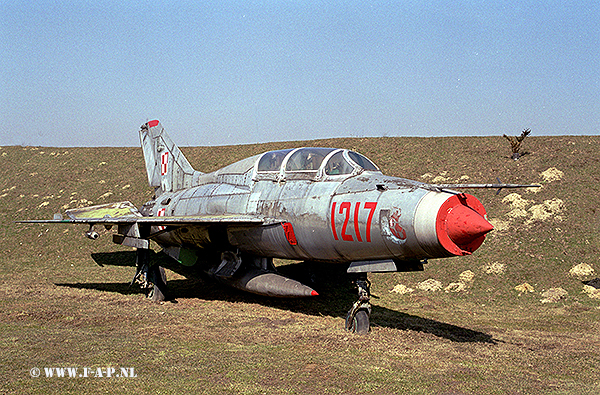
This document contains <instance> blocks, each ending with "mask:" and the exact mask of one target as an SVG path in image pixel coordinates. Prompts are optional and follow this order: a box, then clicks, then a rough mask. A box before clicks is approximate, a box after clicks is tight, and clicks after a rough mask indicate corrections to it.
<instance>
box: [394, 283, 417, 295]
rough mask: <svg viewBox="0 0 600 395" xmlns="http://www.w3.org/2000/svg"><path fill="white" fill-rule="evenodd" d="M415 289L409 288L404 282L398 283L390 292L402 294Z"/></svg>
mask: <svg viewBox="0 0 600 395" xmlns="http://www.w3.org/2000/svg"><path fill="white" fill-rule="evenodd" d="M414 291H415V290H414V289H413V288H409V287H407V286H406V285H404V284H398V285H396V286H394V288H393V289H391V290H390V292H394V293H397V294H400V295H405V294H409V293H411V292H414Z"/></svg>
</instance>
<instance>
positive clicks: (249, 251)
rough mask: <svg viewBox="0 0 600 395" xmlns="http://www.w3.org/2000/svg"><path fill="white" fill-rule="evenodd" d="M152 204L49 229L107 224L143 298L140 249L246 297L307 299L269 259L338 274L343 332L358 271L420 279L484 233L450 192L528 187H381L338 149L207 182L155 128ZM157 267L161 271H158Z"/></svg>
mask: <svg viewBox="0 0 600 395" xmlns="http://www.w3.org/2000/svg"><path fill="white" fill-rule="evenodd" d="M139 134H140V140H141V145H142V148H143V153H144V158H145V162H146V170H147V174H148V182H149V184H150V186H151V187H154V188H155V196H154V198H153V199H152V200H151V201H149V202H147V203H145V204H144V205H143V206H142V207H141V208H139V209H138V208H136V207H135V206H134V205H133V204H132V203H130V202H127V201H126V202H119V203H112V204H104V205H99V206H92V207H84V208H78V209H72V210H67V211H66V218H65V217H63V216H62V215H60V214H57V215H55V218H54V219H53V220H29V221H20V222H29V223H31V222H44V223H85V224H88V225H89V226H90V228H89V230H88V231H87V232H86V235H87V236H88V237H89V238H91V239H95V238H97V237H98V233H96V232H95V231H94V226H97V225H98V226H105V227H106V228H107V229H108V228H110V227H113V226H116V228H117V232H116V234H113V241H114V242H115V243H117V244H122V245H126V246H130V247H135V248H136V250H137V272H136V275H135V277H134V281H132V283H133V282H135V280H137V279H140V278H144V279H145V280H146V281H147V282H150V283H151V284H152V291H151V293H152V297H153V300H164V298H165V295H166V293H167V288H166V279H165V276H164V269H163V268H162V267H158V266H157V265H156V264H151V263H150V260H149V258H148V257H149V248H150V240H153V241H155V242H156V243H158V245H159V246H161V247H162V248H163V252H164V253H165V254H167V255H168V256H170V257H171V258H173V259H174V261H173V262H177V263H178V265H179V266H180V267H184V268H187V269H189V270H190V273H192V272H194V270H196V271H200V272H204V273H207V274H208V275H210V276H211V277H212V278H214V279H216V280H219V281H221V282H223V283H226V284H229V285H231V286H233V287H236V288H239V289H242V290H245V291H249V292H253V293H255V294H260V295H266V296H273V297H310V296H317V295H318V293H317V291H316V290H314V289H312V288H311V287H309V286H307V285H304V284H302V283H300V282H298V281H295V280H292V279H290V278H287V277H284V276H283V275H281V274H280V273H278V272H277V270H276V268H275V266H274V265H273V258H283V259H290V260H299V261H316V262H329V263H338V264H343V265H348V269H347V271H348V273H353V274H355V275H356V278H357V281H356V285H357V286H358V294H359V295H358V296H359V297H358V300H357V301H356V303H354V305H353V306H352V308H351V309H350V311H349V312H348V315H347V317H346V329H348V330H349V331H353V332H359V333H366V332H368V331H369V325H370V324H369V316H370V313H371V305H370V303H369V298H370V292H369V285H370V284H369V281H368V279H367V273H372V272H398V271H400V272H401V271H413V270H423V263H425V262H426V260H427V259H429V258H443V257H452V256H462V255H469V254H472V253H473V252H474V251H475V250H477V248H479V246H480V245H481V244H482V243H483V241H484V238H485V235H486V233H488V232H490V231H491V230H492V229H493V227H492V225H491V224H490V223H489V222H488V221H487V219H486V211H485V209H484V207H483V205H482V204H481V203H480V202H479V200H477V199H476V198H475V197H474V196H472V195H469V194H466V193H461V192H457V191H455V190H453V189H452V188H465V187H467V188H469V187H470V188H511V187H525V186H532V185H514V184H457V185H431V184H426V183H421V182H417V181H412V180H408V179H403V178H398V177H389V176H385V175H383V174H382V173H381V171H380V170H379V168H378V167H377V166H376V165H375V164H374V163H373V162H371V161H370V160H369V159H367V158H366V157H364V156H363V155H361V154H359V153H357V152H353V151H350V150H347V149H335V148H311V147H307V148H296V149H282V150H277V151H270V152H266V153H264V154H261V155H257V156H253V157H250V158H247V159H244V160H241V161H239V162H236V163H234V164H231V165H229V166H226V167H224V168H222V169H220V170H217V171H215V172H212V173H207V174H205V173H202V172H199V171H196V170H194V169H193V168H192V166H191V165H190V163H189V162H188V161H187V159H186V158H185V157H184V155H183V154H182V152H181V151H180V150H179V148H178V147H177V146H176V145H175V144H174V143H173V141H172V140H171V138H170V137H169V136H168V135H167V133H166V132H165V130H164V129H163V127H162V126H161V124H160V123H159V121H157V120H154V121H150V122H147V123H145V124H144V125H142V127H141V129H140V132H139ZM166 266H168V265H166Z"/></svg>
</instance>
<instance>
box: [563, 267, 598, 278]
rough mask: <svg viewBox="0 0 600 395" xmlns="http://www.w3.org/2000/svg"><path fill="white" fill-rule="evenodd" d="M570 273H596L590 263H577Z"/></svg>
mask: <svg viewBox="0 0 600 395" xmlns="http://www.w3.org/2000/svg"><path fill="white" fill-rule="evenodd" d="M569 274H570V275H571V276H573V277H579V278H584V277H589V276H592V275H593V274H594V268H593V267H591V266H590V265H588V264H587V263H580V264H579V265H575V266H573V267H572V268H571V270H569Z"/></svg>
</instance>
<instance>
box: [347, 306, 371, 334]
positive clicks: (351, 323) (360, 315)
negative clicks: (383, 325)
mask: <svg viewBox="0 0 600 395" xmlns="http://www.w3.org/2000/svg"><path fill="white" fill-rule="evenodd" d="M346 329H347V330H348V331H350V332H352V333H357V334H359V335H366V334H367V333H369V329H370V323H369V313H368V312H367V310H366V309H360V310H358V311H357V312H356V314H355V315H354V317H351V316H350V312H349V313H348V315H347V316H346Z"/></svg>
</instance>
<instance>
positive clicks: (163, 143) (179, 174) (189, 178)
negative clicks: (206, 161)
mask: <svg viewBox="0 0 600 395" xmlns="http://www.w3.org/2000/svg"><path fill="white" fill-rule="evenodd" d="M140 141H141V144H142V150H143V151H144V159H145V160H146V171H147V173H148V183H149V184H150V186H153V187H155V188H156V193H157V195H160V194H161V193H163V192H174V191H178V190H180V189H184V188H190V187H192V186H195V185H196V184H197V181H198V177H199V176H200V175H201V174H203V173H201V172H199V171H196V170H194V169H193V168H192V166H191V165H190V162H188V161H187V159H186V158H185V156H183V153H182V152H181V151H180V150H179V147H177V146H176V145H175V143H174V142H173V140H171V138H170V137H169V135H167V133H166V132H165V130H164V129H163V127H162V125H161V124H160V122H158V121H157V120H154V121H149V122H147V123H145V124H143V125H142V127H141V128H140Z"/></svg>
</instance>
